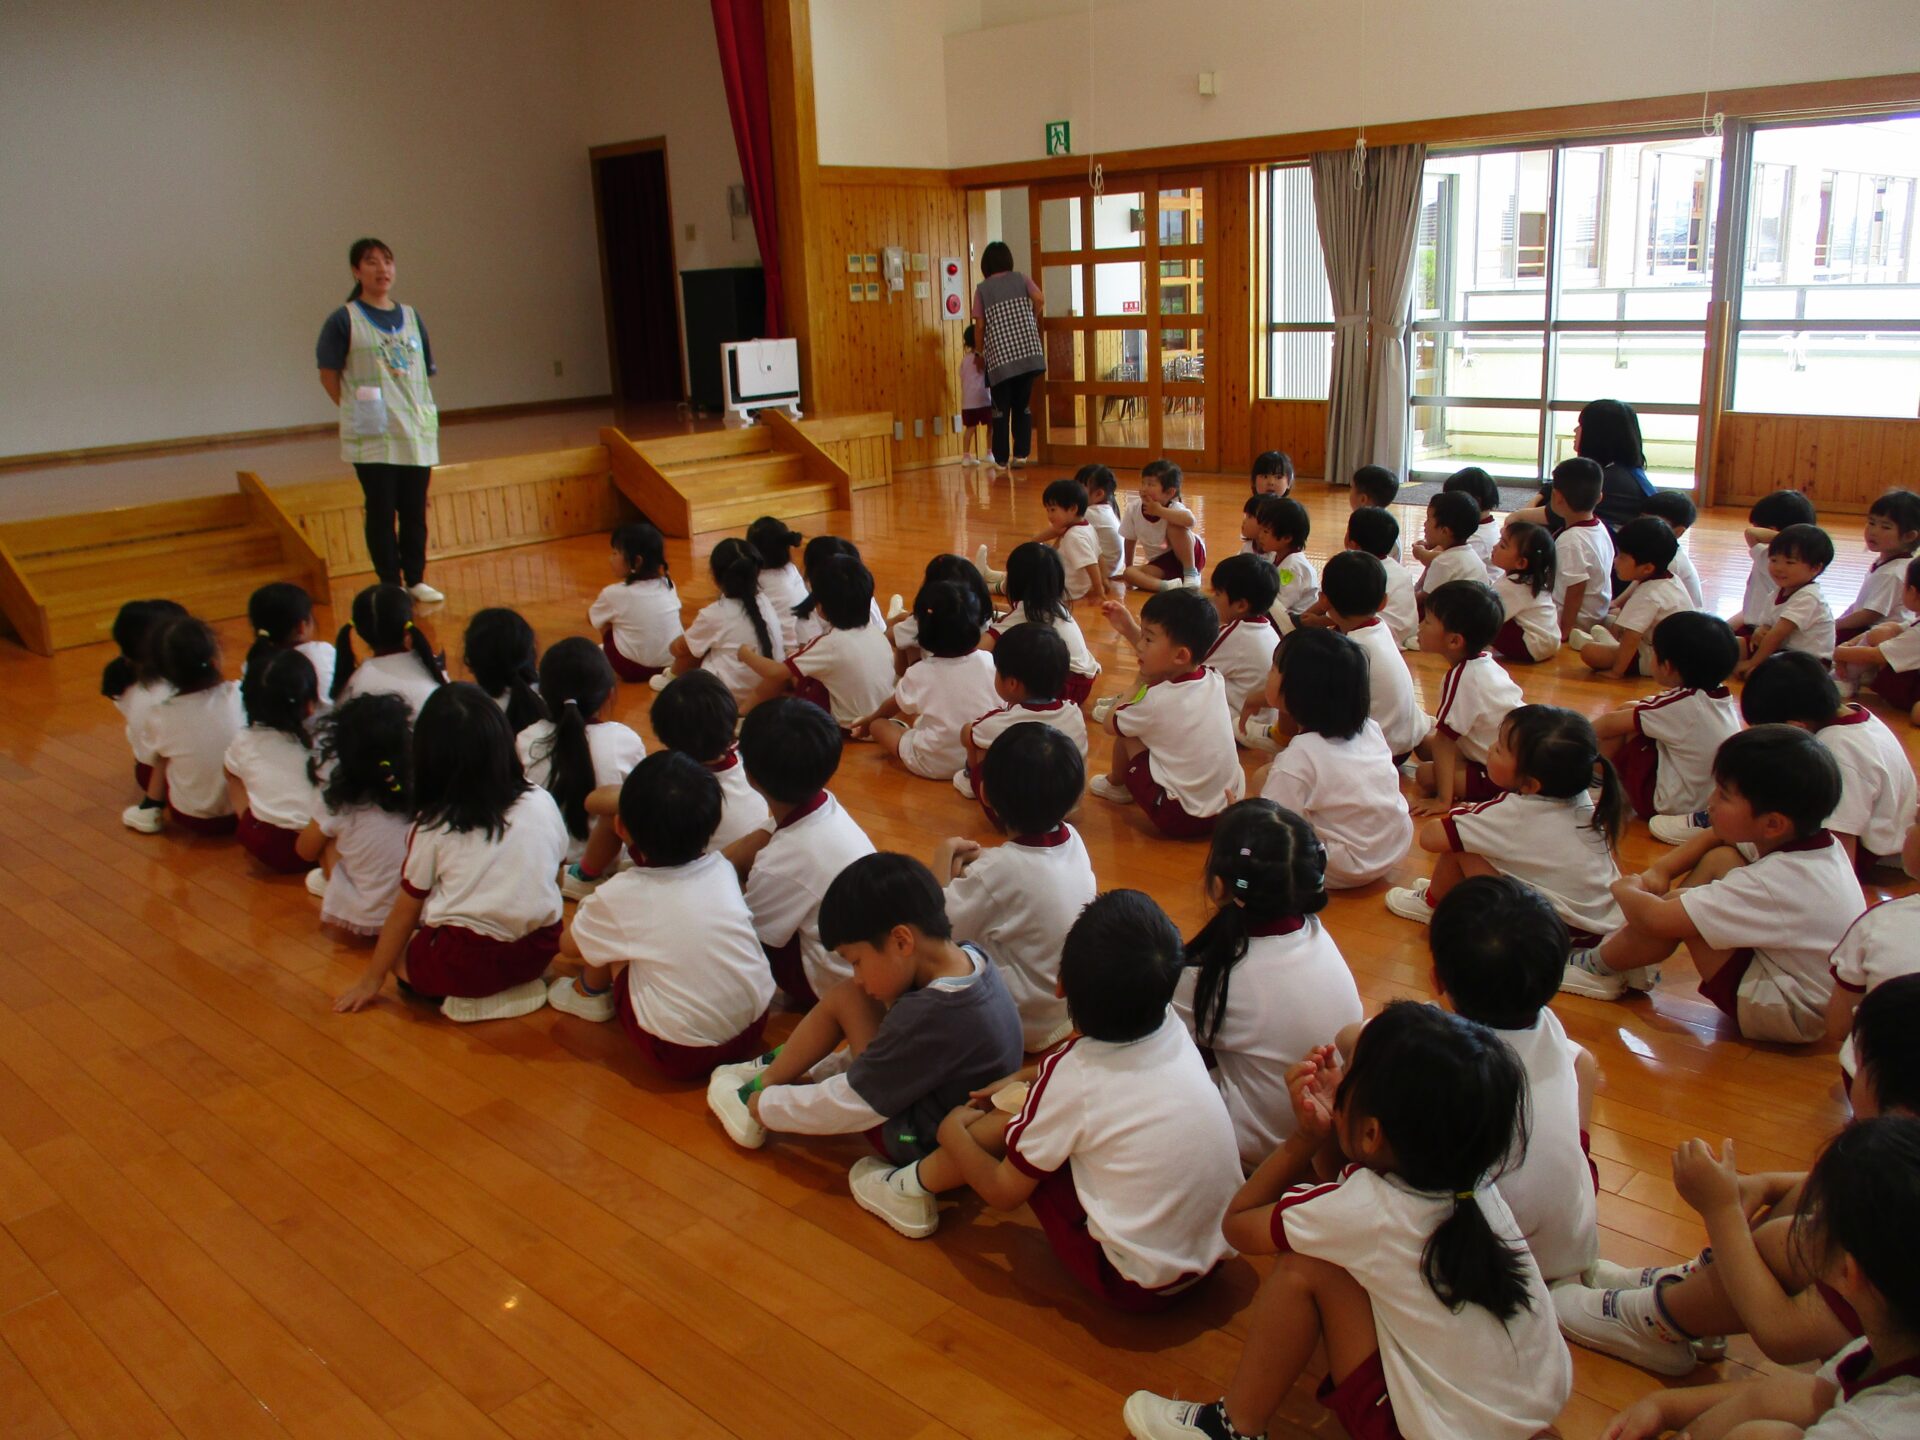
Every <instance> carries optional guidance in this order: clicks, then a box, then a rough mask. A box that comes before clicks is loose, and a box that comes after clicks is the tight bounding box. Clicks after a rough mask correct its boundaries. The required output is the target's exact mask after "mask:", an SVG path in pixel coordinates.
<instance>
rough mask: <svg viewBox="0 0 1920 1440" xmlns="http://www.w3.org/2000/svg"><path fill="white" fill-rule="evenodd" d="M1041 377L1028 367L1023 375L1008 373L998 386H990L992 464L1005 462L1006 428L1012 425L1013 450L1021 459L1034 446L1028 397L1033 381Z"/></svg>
mask: <svg viewBox="0 0 1920 1440" xmlns="http://www.w3.org/2000/svg"><path fill="white" fill-rule="evenodd" d="M1039 378H1040V372H1039V371H1038V370H1029V371H1028V372H1027V373H1026V374H1024V375H1009V376H1008V377H1007V378H1006V379H1005V380H1002V381H1001V382H1000V383H999V384H998V385H995V386H993V387H991V390H990V392H989V393H991V394H992V396H993V458H994V461H995V463H997V464H1000V465H1005V464H1006V463H1007V459H1008V451H1007V428H1008V426H1009V424H1011V426H1012V428H1013V451H1012V453H1013V454H1014V455H1018V456H1019V457H1020V458H1021V459H1022V460H1024V459H1026V458H1027V455H1028V453H1029V452H1030V451H1031V450H1032V449H1033V412H1032V411H1030V410H1029V409H1027V400H1028V397H1029V396H1031V395H1032V394H1033V382H1034V381H1036V380H1038V379H1039Z"/></svg>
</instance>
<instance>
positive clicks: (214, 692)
mask: <svg viewBox="0 0 1920 1440" xmlns="http://www.w3.org/2000/svg"><path fill="white" fill-rule="evenodd" d="M146 653H147V655H148V656H149V657H150V658H151V660H152V663H153V668H154V669H155V670H156V671H157V672H158V674H159V676H160V678H161V679H162V680H163V681H165V682H166V684H167V687H168V694H167V697H166V699H164V700H162V701H160V703H159V704H157V705H155V706H154V707H153V708H152V709H151V710H149V711H147V713H146V715H145V716H144V717H143V718H142V719H141V721H140V729H139V732H138V733H137V734H136V735H135V736H134V753H135V754H136V755H139V754H147V755H151V756H152V757H153V760H152V762H151V763H152V768H151V769H150V770H149V771H148V773H147V783H146V798H145V799H143V800H141V801H140V803H139V804H137V805H129V806H128V807H127V808H126V809H125V810H122V811H121V812H120V821H121V823H122V824H123V825H125V826H126V827H127V828H128V829H129V830H138V831H139V832H140V833H141V834H143V835H157V834H159V833H160V830H161V827H162V826H163V825H165V824H167V823H169V822H171V823H172V824H174V825H176V826H178V827H179V828H180V829H182V830H187V831H190V832H193V833H196V834H202V835H231V834H232V833H233V828H234V825H235V824H236V823H237V822H236V821H235V820H234V814H233V802H232V797H231V796H230V795H229V794H228V791H227V772H226V768H225V765H224V761H225V759H226V754H227V746H228V745H229V744H231V743H232V742H233V737H234V736H235V735H237V734H239V733H240V728H241V726H243V725H244V724H245V723H246V717H245V715H244V714H242V712H241V709H240V687H239V686H238V685H236V684H234V683H233V681H231V680H228V679H227V678H226V677H225V676H224V675H223V674H222V673H221V667H220V641H219V638H218V637H217V636H215V635H214V633H213V627H212V626H211V625H209V624H207V622H206V621H204V620H201V619H199V618H197V617H196V616H192V615H179V616H175V617H174V618H172V619H168V620H164V621H162V622H161V623H160V625H159V627H158V628H157V629H155V630H153V631H151V632H149V634H148V637H147V641H146Z"/></svg>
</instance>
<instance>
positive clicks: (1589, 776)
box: [1501, 705, 1627, 849]
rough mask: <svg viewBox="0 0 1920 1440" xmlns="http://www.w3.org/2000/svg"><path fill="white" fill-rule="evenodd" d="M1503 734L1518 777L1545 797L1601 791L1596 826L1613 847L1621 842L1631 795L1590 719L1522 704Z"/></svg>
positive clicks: (1561, 797)
mask: <svg viewBox="0 0 1920 1440" xmlns="http://www.w3.org/2000/svg"><path fill="white" fill-rule="evenodd" d="M1501 734H1502V738H1503V739H1505V741H1506V744H1507V748H1508V749H1509V750H1511V751H1512V752H1513V763H1514V769H1515V771H1516V773H1517V774H1518V775H1519V777H1520V778H1522V779H1526V780H1532V781H1534V782H1536V783H1537V784H1538V785H1539V786H1540V793H1541V794H1542V795H1545V796H1548V797H1549V798H1551V799H1555V800H1571V799H1573V798H1574V797H1575V796H1577V795H1584V794H1586V793H1587V792H1588V791H1589V790H1598V792H1599V793H1598V794H1597V795H1595V796H1594V800H1593V828H1594V829H1595V830H1596V831H1598V832H1599V833H1600V834H1601V835H1602V836H1604V837H1605V839H1606V842H1607V848H1608V849H1612V848H1613V847H1615V846H1616V845H1618V844H1619V843H1620V831H1621V829H1622V827H1623V826H1624V825H1625V824H1626V803H1627V799H1626V791H1625V790H1623V789H1622V788H1621V786H1620V776H1619V773H1618V772H1617V771H1615V770H1614V768H1613V764H1612V762H1611V761H1609V760H1608V759H1607V757H1606V756H1604V755H1602V754H1601V753H1600V741H1599V739H1598V737H1596V736H1595V735H1594V733H1593V723H1592V722H1591V721H1590V720H1588V719H1587V717H1586V716H1584V715H1582V714H1580V713H1579V712H1578V711H1576V710H1562V709H1561V708H1559V707H1558V706H1556V705H1522V706H1521V707H1520V708H1519V709H1517V710H1515V711H1513V712H1512V713H1511V714H1509V715H1508V716H1507V718H1506V721H1505V722H1504V723H1503V725H1502V726H1501Z"/></svg>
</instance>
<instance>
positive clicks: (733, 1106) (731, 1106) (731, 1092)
mask: <svg viewBox="0 0 1920 1440" xmlns="http://www.w3.org/2000/svg"><path fill="white" fill-rule="evenodd" d="M737 1068H738V1067H736V1066H732V1065H722V1066H720V1067H719V1068H718V1069H717V1070H715V1071H714V1072H713V1074H712V1075H711V1076H709V1077H708V1079H707V1108H708V1109H709V1110H711V1111H712V1112H713V1113H714V1117H715V1118H716V1119H717V1120H719V1122H720V1125H721V1128H722V1129H724V1130H725V1131H726V1132H727V1138H728V1139H729V1140H731V1141H733V1143H734V1144H736V1145H738V1146H740V1147H741V1148H742V1149H745V1150H758V1149H759V1148H760V1147H761V1146H762V1145H764V1144H766V1143H767V1127H766V1126H764V1125H762V1124H761V1123H760V1122H759V1121H758V1120H756V1119H754V1118H753V1114H752V1112H751V1111H749V1110H748V1109H747V1102H746V1101H744V1100H742V1099H741V1098H740V1087H741V1086H742V1085H744V1084H746V1079H741V1078H739V1077H738V1076H736V1075H734V1074H732V1073H730V1072H732V1071H734V1070H735V1069H737ZM751 1078H752V1077H751V1076H748V1077H747V1079H751Z"/></svg>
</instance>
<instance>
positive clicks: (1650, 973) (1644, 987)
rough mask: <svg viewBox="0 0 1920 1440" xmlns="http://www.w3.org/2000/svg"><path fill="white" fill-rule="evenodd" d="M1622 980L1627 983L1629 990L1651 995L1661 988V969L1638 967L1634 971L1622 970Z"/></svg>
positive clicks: (1646, 966)
mask: <svg viewBox="0 0 1920 1440" xmlns="http://www.w3.org/2000/svg"><path fill="white" fill-rule="evenodd" d="M1620 978H1621V979H1622V980H1624V981H1626V983H1627V989H1629V990H1638V991H1641V992H1642V993H1644V994H1647V995H1651V994H1652V993H1653V992H1654V991H1656V990H1658V989H1659V988H1660V967H1659V966H1658V965H1640V966H1636V967H1635V968H1634V969H1632V970H1622V971H1621V972H1620Z"/></svg>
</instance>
